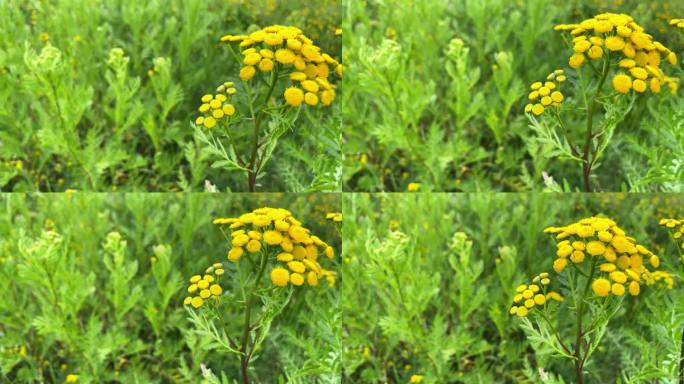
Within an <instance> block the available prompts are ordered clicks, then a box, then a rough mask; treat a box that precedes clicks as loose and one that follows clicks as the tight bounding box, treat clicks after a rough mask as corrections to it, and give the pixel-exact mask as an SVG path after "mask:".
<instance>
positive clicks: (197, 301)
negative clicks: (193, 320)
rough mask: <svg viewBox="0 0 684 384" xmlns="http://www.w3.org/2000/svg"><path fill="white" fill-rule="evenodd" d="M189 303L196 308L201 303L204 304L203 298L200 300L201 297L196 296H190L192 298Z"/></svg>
mask: <svg viewBox="0 0 684 384" xmlns="http://www.w3.org/2000/svg"><path fill="white" fill-rule="evenodd" d="M190 304H191V305H192V306H193V307H194V308H195V309H197V308H199V307H201V306H202V304H204V300H202V298H201V297H199V296H196V297H193V298H192V300H191V301H190Z"/></svg>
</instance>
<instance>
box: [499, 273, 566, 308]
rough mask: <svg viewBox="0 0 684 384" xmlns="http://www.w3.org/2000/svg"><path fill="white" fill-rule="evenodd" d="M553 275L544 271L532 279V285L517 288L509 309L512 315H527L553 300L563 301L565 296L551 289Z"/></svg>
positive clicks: (544, 306)
mask: <svg viewBox="0 0 684 384" xmlns="http://www.w3.org/2000/svg"><path fill="white" fill-rule="evenodd" d="M550 284H551V277H550V276H549V274H548V273H547V272H542V273H540V274H539V275H537V276H535V277H534V278H533V279H532V284H530V285H524V284H523V285H520V286H518V287H517V288H516V289H515V295H514V296H513V306H511V308H510V309H509V310H508V313H509V314H511V315H516V316H518V317H525V316H527V314H528V313H529V312H530V311H531V310H532V309H534V308H535V307H543V308H546V306H547V305H548V303H549V302H551V301H557V302H560V301H563V297H562V296H561V295H560V294H559V293H558V292H555V291H552V290H550V289H549V286H550Z"/></svg>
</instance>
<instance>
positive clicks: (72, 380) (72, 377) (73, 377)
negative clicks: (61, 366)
mask: <svg viewBox="0 0 684 384" xmlns="http://www.w3.org/2000/svg"><path fill="white" fill-rule="evenodd" d="M78 378H79V376H78V375H75V374H73V373H70V374H68V375H67V377H66V382H67V383H76V382H78Z"/></svg>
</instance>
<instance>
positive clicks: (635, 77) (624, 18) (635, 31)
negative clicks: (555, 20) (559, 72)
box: [554, 13, 680, 94]
mask: <svg viewBox="0 0 684 384" xmlns="http://www.w3.org/2000/svg"><path fill="white" fill-rule="evenodd" d="M675 20H676V22H675V23H674V24H678V23H679V22H680V20H679V19H675ZM554 29H555V30H557V31H563V32H569V33H570V34H571V35H572V36H573V49H572V54H571V56H570V58H569V65H570V67H572V68H575V69H577V68H580V67H581V66H582V65H583V64H584V63H585V62H586V60H587V58H589V59H591V60H604V58H606V59H605V60H611V61H612V60H613V59H615V58H617V59H618V63H619V64H618V66H619V67H620V68H625V69H630V70H631V69H633V68H635V66H637V67H640V68H639V69H638V70H636V71H632V72H631V74H630V75H631V76H630V75H627V74H624V73H617V74H615V75H612V79H613V81H612V83H613V88H614V89H615V90H616V91H617V92H618V93H621V94H626V93H629V91H630V90H632V89H633V90H634V91H636V92H637V93H644V92H646V90H647V89H650V90H651V92H652V93H659V92H660V91H661V85H662V84H667V85H668V86H669V88H670V91H671V92H673V93H676V90H677V89H678V83H677V82H675V81H665V78H666V76H665V75H664V73H663V71H662V69H661V68H660V66H661V62H662V61H667V62H668V63H670V64H671V65H675V64H676V63H677V56H676V54H675V53H674V52H672V51H671V50H670V49H668V48H667V47H665V46H664V45H663V44H661V43H660V42H657V41H654V40H653V37H652V36H651V35H650V34H648V33H646V31H645V30H644V28H643V27H641V26H640V25H639V24H637V23H636V21H635V20H634V19H633V18H632V17H630V16H628V15H625V14H615V13H602V14H599V15H596V16H595V17H593V18H590V19H586V20H583V21H582V22H580V23H579V24H560V25H557V26H556V27H555V28H554ZM608 63H610V61H608ZM646 67H650V68H651V70H649V71H645V70H644V68H646ZM610 69H611V67H608V70H610ZM654 80H655V81H654Z"/></svg>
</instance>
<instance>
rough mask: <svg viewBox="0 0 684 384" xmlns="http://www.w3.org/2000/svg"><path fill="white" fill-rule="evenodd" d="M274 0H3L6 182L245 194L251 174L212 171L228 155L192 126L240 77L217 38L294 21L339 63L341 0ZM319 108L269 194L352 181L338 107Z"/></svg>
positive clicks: (268, 177) (264, 181) (280, 159)
mask: <svg viewBox="0 0 684 384" xmlns="http://www.w3.org/2000/svg"><path fill="white" fill-rule="evenodd" d="M268 3H269V4H268V6H264V7H263V8H254V7H251V6H248V5H247V4H244V2H241V1H213V2H207V1H200V0H189V1H186V0H171V1H166V0H153V1H146V2H145V3H144V4H140V3H136V2H130V1H124V0H116V1H90V0H68V1H62V2H53V1H46V0H9V1H6V2H5V3H3V7H2V9H0V23H2V25H3V26H5V27H4V28H3V34H2V36H0V97H2V99H3V102H2V103H0V190H3V191H64V190H66V189H77V190H92V191H115V190H119V191H141V190H149V191H179V190H185V191H202V190H205V189H209V190H213V189H214V187H215V188H216V189H218V190H221V191H227V190H246V189H247V183H246V177H243V175H242V174H241V173H236V172H234V171H233V172H231V171H227V170H226V169H225V168H222V167H215V166H212V165H216V164H215V163H216V162H217V160H220V158H218V159H217V157H216V155H215V154H213V153H208V152H207V149H206V143H205V142H203V140H202V137H198V136H197V135H195V134H194V129H193V125H192V122H193V121H194V120H195V117H196V115H197V112H196V108H197V106H198V104H197V101H198V100H199V98H200V97H201V96H202V95H203V94H205V93H206V92H207V90H209V89H213V88H215V87H216V85H217V84H218V83H221V82H223V81H225V80H226V79H227V78H229V77H232V78H236V77H237V72H238V70H239V64H240V63H237V62H235V60H234V58H233V57H232V56H231V55H230V54H229V52H228V50H227V49H226V47H225V46H222V45H221V44H220V43H219V38H220V37H221V36H222V35H224V34H226V33H241V32H244V31H247V30H252V29H255V28H256V27H255V26H261V27H265V26H268V25H270V24H274V23H278V24H291V25H296V26H300V27H301V28H302V29H303V30H304V31H305V32H306V33H307V35H309V36H310V37H311V38H313V39H315V40H316V42H317V43H318V45H320V46H321V47H322V48H323V49H324V50H325V51H326V52H329V53H330V54H331V55H332V56H335V57H337V58H338V59H340V58H341V41H340V38H339V37H337V36H335V30H336V28H338V27H339V24H340V22H339V20H340V12H341V7H340V3H339V1H338V0H333V1H325V2H324V3H322V4H321V6H320V7H313V8H312V7H309V6H308V3H307V2H304V1H300V0H298V1H269V2H268ZM307 27H310V28H311V31H307V29H306V28H307ZM340 93H341V92H340ZM320 112H321V113H307V114H305V115H304V116H301V117H300V119H299V120H298V121H297V123H296V124H295V126H293V127H291V128H290V129H289V131H288V134H287V135H286V136H284V137H282V138H281V140H280V141H279V142H278V144H280V145H277V146H274V147H273V148H269V151H272V153H271V155H270V156H271V161H270V163H269V164H268V165H267V166H266V167H265V169H264V170H263V172H262V173H261V178H260V180H259V184H260V190H263V191H321V190H325V191H334V190H339V189H340V188H341V187H340V185H341V151H340V136H341V135H340V132H341V124H340V117H339V114H340V112H339V107H334V106H333V107H332V108H330V109H328V110H326V111H320ZM323 112H326V113H323ZM243 128H244V127H241V128H240V129H243ZM322 155H325V156H322Z"/></svg>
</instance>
